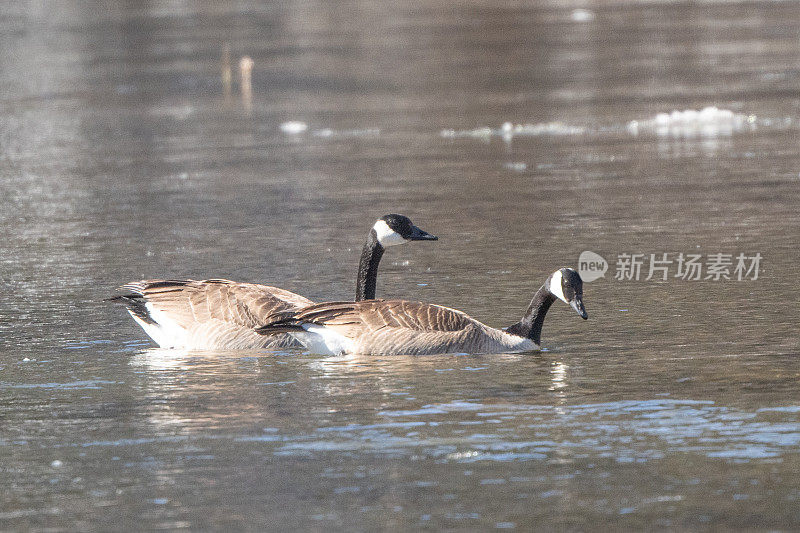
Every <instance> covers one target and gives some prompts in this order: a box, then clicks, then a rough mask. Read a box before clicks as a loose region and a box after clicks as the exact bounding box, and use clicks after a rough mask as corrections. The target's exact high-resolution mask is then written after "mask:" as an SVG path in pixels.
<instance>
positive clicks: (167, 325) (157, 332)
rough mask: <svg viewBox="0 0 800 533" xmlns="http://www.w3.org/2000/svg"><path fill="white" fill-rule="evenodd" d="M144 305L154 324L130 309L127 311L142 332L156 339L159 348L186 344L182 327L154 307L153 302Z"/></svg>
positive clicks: (185, 333) (186, 335) (185, 336)
mask: <svg viewBox="0 0 800 533" xmlns="http://www.w3.org/2000/svg"><path fill="white" fill-rule="evenodd" d="M145 307H146V308H147V312H148V313H149V314H150V318H152V319H153V321H155V322H156V323H155V324H149V323H147V322H145V321H144V320H142V319H141V318H139V317H137V316H136V315H134V314H133V313H131V312H130V311H128V312H129V313H130V315H131V316H132V317H133V319H134V320H135V321H136V322H137V323H138V324H139V325H140V326H141V327H142V329H143V330H144V332H145V333H147V334H148V335H150V338H152V339H153V340H154V341H156V343H157V344H158V345H159V346H160V347H161V348H183V347H186V346H187V341H188V334H187V331H186V330H185V329H184V328H182V327H180V326H179V325H178V324H177V322H175V321H174V320H172V319H171V318H169V316H167V314H166V313H162V312H161V311H159V310H158V309H156V308H154V307H153V304H151V303H149V302H148V303H146V304H145Z"/></svg>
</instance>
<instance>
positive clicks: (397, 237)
mask: <svg viewBox="0 0 800 533" xmlns="http://www.w3.org/2000/svg"><path fill="white" fill-rule="evenodd" d="M372 229H373V231H374V232H375V237H376V239H377V241H378V242H379V243H380V245H381V246H383V247H384V248H386V247H388V246H395V245H397V244H405V243H407V242H408V241H436V240H439V238H438V237H437V236H435V235H431V234H430V233H428V232H427V231H425V230H422V229H420V228H418V227H417V226H415V225H414V224H413V223H412V222H411V219H410V218H408V217H407V216H403V215H395V214H390V215H386V216H382V217H381V218H379V219H378V220H377V222H375V225H374V226H372Z"/></svg>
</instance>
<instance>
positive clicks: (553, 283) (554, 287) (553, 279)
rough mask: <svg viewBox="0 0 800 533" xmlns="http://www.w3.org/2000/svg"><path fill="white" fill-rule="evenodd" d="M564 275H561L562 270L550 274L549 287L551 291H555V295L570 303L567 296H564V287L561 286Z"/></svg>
mask: <svg viewBox="0 0 800 533" xmlns="http://www.w3.org/2000/svg"><path fill="white" fill-rule="evenodd" d="M562 277H563V276H562V275H561V271H560V270H558V271H556V272H554V273H553V275H552V276H550V287H548V288H549V289H550V292H551V293H553V296H555V297H556V298H558V299H559V300H561V301H562V302H564V303H565V304H568V303H569V302H568V301H567V299H566V298H564V289H563V288H562V287H561V278H562Z"/></svg>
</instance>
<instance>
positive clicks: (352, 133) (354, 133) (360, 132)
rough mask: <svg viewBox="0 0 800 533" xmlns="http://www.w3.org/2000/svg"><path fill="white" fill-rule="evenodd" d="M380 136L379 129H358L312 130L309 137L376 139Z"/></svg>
mask: <svg viewBox="0 0 800 533" xmlns="http://www.w3.org/2000/svg"><path fill="white" fill-rule="evenodd" d="M380 134H381V130H380V128H359V129H353V130H334V129H331V128H322V129H319V130H314V131H313V132H312V133H311V135H313V136H314V137H377V136H379V135H380Z"/></svg>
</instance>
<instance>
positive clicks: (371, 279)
mask: <svg viewBox="0 0 800 533" xmlns="http://www.w3.org/2000/svg"><path fill="white" fill-rule="evenodd" d="M384 250H385V248H384V247H383V246H382V245H381V243H379V242H378V235H377V234H376V233H375V230H374V229H373V230H370V232H369V236H367V242H365V243H364V249H363V250H361V261H360V262H359V263H358V279H357V280H356V301H357V302H360V301H361V300H374V299H375V286H376V285H377V283H378V265H379V264H380V262H381V257H383V251H384Z"/></svg>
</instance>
